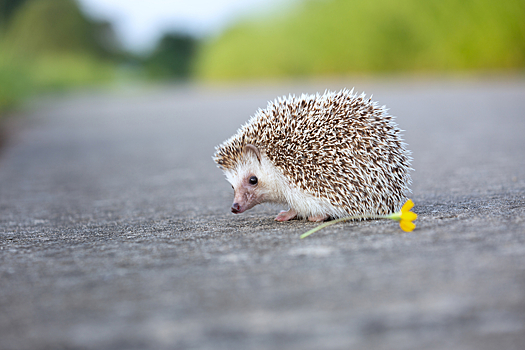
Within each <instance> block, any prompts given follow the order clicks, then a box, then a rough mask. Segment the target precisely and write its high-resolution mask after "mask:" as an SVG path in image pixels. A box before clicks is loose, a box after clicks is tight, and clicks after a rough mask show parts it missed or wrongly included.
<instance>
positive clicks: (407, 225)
mask: <svg viewBox="0 0 525 350" xmlns="http://www.w3.org/2000/svg"><path fill="white" fill-rule="evenodd" d="M399 227H401V229H402V230H403V231H405V232H411V231H414V229H415V228H416V224H414V223H413V222H412V221H408V220H401V221H400V222H399Z"/></svg>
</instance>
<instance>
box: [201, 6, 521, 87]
mask: <svg viewBox="0 0 525 350" xmlns="http://www.w3.org/2000/svg"><path fill="white" fill-rule="evenodd" d="M283 11H284V12H282V13H277V12H275V13H273V14H272V15H271V16H267V17H265V18H262V19H259V20H256V21H246V22H241V23H238V24H237V25H235V26H233V27H232V28H230V29H229V30H227V31H226V32H225V33H224V34H223V35H221V36H219V37H218V38H215V39H212V40H209V41H208V42H207V43H205V44H204V45H203V46H202V48H201V50H200V52H199V55H198V59H197V62H196V72H197V75H198V76H199V77H200V78H204V79H244V78H261V77H299V76H310V75H341V74H349V73H363V72H364V73H367V72H400V71H401V72H403V71H404V72H407V71H410V72H414V71H415V72H432V71H433V72H436V71H458V70H494V69H523V67H525V1H524V0H505V1H499V0H425V1H421V0H354V1H349V0H332V1H319V0H307V1H302V2H297V3H295V4H293V6H291V7H289V8H287V9H284V10H283Z"/></svg>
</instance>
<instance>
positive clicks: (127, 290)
mask: <svg viewBox="0 0 525 350" xmlns="http://www.w3.org/2000/svg"><path fill="white" fill-rule="evenodd" d="M352 86H355V87H356V89H357V90H359V91H363V90H365V92H366V93H369V94H370V93H373V94H374V99H375V100H378V101H379V102H380V103H381V104H386V105H387V106H388V107H389V108H390V113H391V114H393V115H396V116H398V119H397V121H398V123H399V125H400V127H401V128H402V129H404V130H406V132H405V136H406V140H407V142H408V143H409V148H410V149H411V150H412V151H413V157H414V162H413V167H414V168H415V169H416V171H415V172H413V174H412V176H413V180H414V183H413V195H412V198H413V200H414V202H415V203H416V206H415V209H414V211H415V212H417V213H418V214H419V218H418V220H417V222H416V223H417V228H416V230H415V231H413V232H410V233H405V232H402V231H401V230H400V229H399V227H398V225H397V224H396V223H394V222H385V221H369V222H359V223H351V222H350V223H344V224H338V225H335V226H332V227H330V228H327V229H325V230H323V231H320V232H317V233H316V234H314V235H312V236H310V237H309V238H307V239H304V240H299V235H300V234H301V233H303V232H305V231H307V230H308V229H310V228H313V227H315V225H316V224H313V223H309V222H306V221H298V220H295V221H291V222H285V223H277V222H274V220H273V218H274V216H275V215H276V213H277V212H278V211H279V210H280V209H285V208H278V207H264V206H260V207H258V208H255V209H253V210H251V211H249V212H247V213H244V214H242V215H238V216H235V215H233V214H231V213H230V212H229V207H230V205H231V200H232V193H231V188H230V186H229V184H228V183H227V182H226V181H225V180H224V178H223V175H222V173H221V171H220V170H219V169H217V168H216V167H215V165H214V163H213V161H212V159H211V156H212V154H213V152H214V146H215V145H217V144H218V143H220V142H222V141H223V140H224V139H226V138H227V137H229V136H230V135H232V134H233V133H234V132H235V131H236V129H237V128H238V127H239V126H240V125H241V123H243V122H245V121H246V120H247V119H248V117H249V116H250V115H252V114H253V113H254V112H255V111H256V110H257V109H258V108H260V107H262V108H264V107H265V106H266V102H267V100H269V99H273V98H275V97H277V96H279V95H283V94H288V93H296V94H297V93H302V92H307V93H314V92H316V91H320V92H322V91H324V89H326V88H328V89H339V88H342V87H350V88H351V87H352ZM15 124H16V125H15V126H14V127H13V126H12V127H11V129H10V132H11V134H12V136H11V137H10V138H9V140H8V141H7V144H6V145H5V147H4V148H3V149H2V150H1V153H0V349H524V348H525V156H524V152H525V137H524V134H525V80H523V79H506V80H505V79H494V78H492V79H482V80H470V81H446V80H439V81H436V80H427V81H407V80H388V81H351V80H348V81H338V82H333V81H328V82H315V83H303V84H298V83H297V84H288V85H275V86H274V85H259V86H256V85H252V86H237V87H236V86H214V87H202V86H188V87H182V86H181V87H170V88H163V89H161V88H156V89H153V88H150V89H127V90H125V91H103V92H91V93H87V94H77V95H70V96H66V97H62V98H55V99H47V100H42V101H39V102H36V103H34V104H32V105H31V107H30V108H29V109H28V111H27V112H26V113H24V115H22V116H21V117H20V118H18V119H17V120H16V123H15Z"/></svg>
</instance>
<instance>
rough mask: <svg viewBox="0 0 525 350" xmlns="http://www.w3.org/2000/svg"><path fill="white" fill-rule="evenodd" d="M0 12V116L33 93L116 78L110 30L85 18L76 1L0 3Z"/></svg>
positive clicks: (115, 53) (5, 0) (114, 45)
mask: <svg viewBox="0 0 525 350" xmlns="http://www.w3.org/2000/svg"><path fill="white" fill-rule="evenodd" d="M0 11H1V12H0V18H2V21H1V22H2V26H1V27H0V28H1V32H0V111H1V110H4V109H6V108H8V107H10V106H12V105H13V104H15V103H16V102H18V101H19V100H20V99H22V98H23V97H25V96H27V95H29V94H31V93H34V92H40V91H49V90H57V89H59V90H63V89H67V88H71V87H76V86H86V85H92V84H100V83H104V82H108V81H111V79H113V77H114V76H115V72H116V65H115V60H116V58H117V57H118V54H119V53H118V52H119V51H118V47H117V43H116V39H115V37H114V35H113V32H112V30H111V26H110V25H109V24H108V23H107V22H95V21H92V20H90V19H88V18H87V17H85V16H84V15H83V14H82V12H81V11H80V9H79V7H78V5H77V3H76V2H75V1H74V0H29V1H15V0H3V2H2V6H0Z"/></svg>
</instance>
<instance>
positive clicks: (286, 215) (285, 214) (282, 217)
mask: <svg viewBox="0 0 525 350" xmlns="http://www.w3.org/2000/svg"><path fill="white" fill-rule="evenodd" d="M296 216H297V212H296V211H295V210H293V209H290V210H288V211H286V210H283V211H281V212H280V213H279V215H277V217H276V218H275V221H288V220H292V219H293V218H295V217H296Z"/></svg>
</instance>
